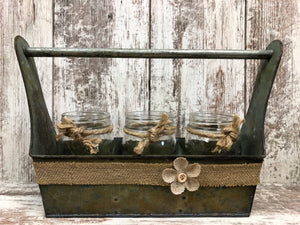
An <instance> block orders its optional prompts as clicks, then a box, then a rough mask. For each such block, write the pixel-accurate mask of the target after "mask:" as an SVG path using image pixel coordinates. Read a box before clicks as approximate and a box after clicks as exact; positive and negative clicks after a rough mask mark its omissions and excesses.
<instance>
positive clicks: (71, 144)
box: [61, 111, 118, 155]
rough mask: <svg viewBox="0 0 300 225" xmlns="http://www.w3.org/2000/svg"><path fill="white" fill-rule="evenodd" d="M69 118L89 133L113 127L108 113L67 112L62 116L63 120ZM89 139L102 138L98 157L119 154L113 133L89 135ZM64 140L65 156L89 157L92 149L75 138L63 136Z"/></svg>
mask: <svg viewBox="0 0 300 225" xmlns="http://www.w3.org/2000/svg"><path fill="white" fill-rule="evenodd" d="M65 116H67V118H68V119H70V120H72V121H73V123H74V124H75V125H76V126H77V127H78V128H79V127H82V128H84V129H85V130H87V131H91V130H102V129H105V128H108V127H110V126H111V125H112V123H111V120H110V115H109V113H107V112H94V111H85V112H65V113H63V114H62V118H61V119H62V121H63V118H64V117H65ZM87 138H101V139H102V142H101V143H100V144H98V145H97V151H98V152H97V153H96V154H97V155H111V154H118V153H117V149H116V148H115V145H114V138H113V133H112V132H108V133H105V134H94V135H88V136H87ZM62 140H63V141H64V145H65V152H64V153H65V154H74V155H89V154H91V153H90V149H89V148H88V147H87V146H86V145H84V144H83V143H81V142H79V141H74V140H73V138H71V137H67V136H63V137H62Z"/></svg>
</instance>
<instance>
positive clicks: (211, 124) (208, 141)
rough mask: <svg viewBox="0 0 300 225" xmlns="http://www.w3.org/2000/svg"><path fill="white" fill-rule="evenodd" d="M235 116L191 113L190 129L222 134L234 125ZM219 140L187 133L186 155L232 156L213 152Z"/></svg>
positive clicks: (224, 152) (228, 152)
mask: <svg viewBox="0 0 300 225" xmlns="http://www.w3.org/2000/svg"><path fill="white" fill-rule="evenodd" d="M232 120H233V116H232V115H229V114H214V113H201V112H192V113H190V118H189V124H188V125H187V126H188V128H190V129H192V130H194V131H199V132H202V133H210V134H221V132H222V129H223V128H224V127H226V126H228V125H230V124H231V123H232ZM218 140H219V139H218V138H209V137H203V136H200V135H196V134H192V133H190V132H188V131H187V132H186V138H185V141H186V154H191V155H220V154H221V155H224V154H226V155H227V154H232V152H230V151H227V152H226V151H222V152H221V153H218V152H216V153H214V152H212V151H213V150H214V149H215V147H216V143H217V141H218Z"/></svg>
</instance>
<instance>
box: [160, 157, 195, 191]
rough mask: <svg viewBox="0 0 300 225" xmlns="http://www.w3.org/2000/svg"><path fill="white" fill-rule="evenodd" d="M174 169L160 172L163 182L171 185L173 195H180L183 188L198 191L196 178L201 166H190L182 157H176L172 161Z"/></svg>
mask: <svg viewBox="0 0 300 225" xmlns="http://www.w3.org/2000/svg"><path fill="white" fill-rule="evenodd" d="M173 166H174V168H175V169H172V168H167V169H164V170H163V172H162V178H163V180H164V182H166V183H171V192H172V193H173V194H174V195H180V194H181V193H183V192H184V190H185V188H186V189H187V190H188V191H196V190H198V189H199V186H200V185H199V181H198V177H199V175H200V172H201V166H200V165H199V164H198V163H193V164H190V165H189V163H188V161H187V160H186V159H185V158H183V157H178V158H176V159H175V160H174V161H173Z"/></svg>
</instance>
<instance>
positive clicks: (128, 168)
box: [33, 162, 262, 187]
mask: <svg viewBox="0 0 300 225" xmlns="http://www.w3.org/2000/svg"><path fill="white" fill-rule="evenodd" d="M33 165H34V169H35V173H36V178H37V183H38V184H43V185H49V184H65V185H76V184H77V185H88V184H89V185H98V184H137V185H159V186H168V185H169V184H166V183H165V182H164V181H163V180H162V171H163V170H164V169H166V168H172V164H171V163H121V162H120V163H111V162H34V163H33ZM261 166H262V164H261V163H250V164H201V173H200V176H199V182H200V186H202V187H218V186H226V187H233V186H251V185H257V184H259V176H260V170H261Z"/></svg>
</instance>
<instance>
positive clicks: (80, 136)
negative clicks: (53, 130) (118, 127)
mask: <svg viewBox="0 0 300 225" xmlns="http://www.w3.org/2000/svg"><path fill="white" fill-rule="evenodd" d="M56 127H57V129H58V131H59V134H58V135H57V136H56V140H57V141H58V140H60V139H61V138H62V137H63V136H67V137H70V138H72V139H73V140H74V141H78V142H81V143H82V144H83V145H85V146H86V147H88V148H89V150H90V153H91V154H96V153H98V151H99V150H98V149H97V147H98V145H99V144H101V143H102V139H101V138H88V137H87V136H89V135H97V134H106V133H110V132H112V130H113V126H112V125H110V126H109V127H106V128H103V129H99V130H86V129H85V128H83V127H77V126H76V124H75V123H74V122H73V121H72V120H70V119H69V118H68V117H67V116H64V117H63V119H62V122H61V123H60V124H56Z"/></svg>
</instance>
